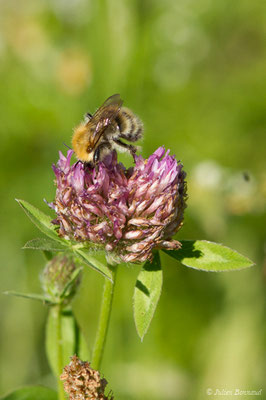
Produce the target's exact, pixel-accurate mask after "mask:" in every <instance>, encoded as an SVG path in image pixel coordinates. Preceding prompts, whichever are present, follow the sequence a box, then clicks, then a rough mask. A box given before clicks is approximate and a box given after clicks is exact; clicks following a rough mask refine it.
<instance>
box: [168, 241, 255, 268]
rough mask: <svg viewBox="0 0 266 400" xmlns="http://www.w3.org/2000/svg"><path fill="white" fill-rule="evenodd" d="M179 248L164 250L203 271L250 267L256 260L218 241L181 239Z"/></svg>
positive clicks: (183, 262) (191, 266)
mask: <svg viewBox="0 0 266 400" xmlns="http://www.w3.org/2000/svg"><path fill="white" fill-rule="evenodd" d="M181 243H182V248H181V249H179V250H163V251H164V252H165V253H167V254H168V255H169V256H170V257H173V258H174V259H176V260H178V261H179V262H180V263H181V264H183V265H185V266H186V267H190V268H195V269H198V270H201V271H213V272H221V271H234V270H239V269H243V268H248V267H251V266H252V265H254V262H253V261H251V260H249V259H248V258H247V257H244V256H243V255H242V254H239V253H238V252H237V251H235V250H232V249H230V248H229V247H226V246H223V245H221V244H218V243H214V242H208V241H207V240H181Z"/></svg>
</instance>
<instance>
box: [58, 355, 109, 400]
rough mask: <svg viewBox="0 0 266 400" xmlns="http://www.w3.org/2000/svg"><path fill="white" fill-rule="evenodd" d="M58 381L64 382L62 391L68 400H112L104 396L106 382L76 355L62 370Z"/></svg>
mask: <svg viewBox="0 0 266 400" xmlns="http://www.w3.org/2000/svg"><path fill="white" fill-rule="evenodd" d="M60 379H61V380H62V381H63V382H64V390H65V392H66V393H67V394H68V395H69V399H70V400H85V399H90V400H113V399H114V397H113V396H112V395H111V394H109V395H107V396H106V395H105V394H104V392H105V388H106V385H107V380H106V379H104V378H101V376H100V373H99V371H96V370H94V369H92V368H91V367H90V363H88V362H86V361H81V360H80V359H79V358H78V357H77V356H76V355H74V356H73V357H71V361H70V363H69V364H68V365H67V366H66V367H65V368H64V371H63V373H62V375H61V376H60Z"/></svg>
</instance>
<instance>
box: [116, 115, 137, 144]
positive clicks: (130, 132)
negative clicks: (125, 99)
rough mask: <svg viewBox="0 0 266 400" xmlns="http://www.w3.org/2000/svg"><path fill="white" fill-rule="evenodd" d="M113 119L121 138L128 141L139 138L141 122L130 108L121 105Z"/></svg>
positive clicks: (134, 140)
mask: <svg viewBox="0 0 266 400" xmlns="http://www.w3.org/2000/svg"><path fill="white" fill-rule="evenodd" d="M115 120H116V123H117V125H118V127H119V130H120V134H121V137H122V138H124V139H127V140H128V141H130V142H136V141H137V140H139V139H140V138H141V136H142V131H143V125H142V122H141V121H140V120H139V118H138V117H137V116H136V115H135V114H133V113H132V111H131V110H129V109H128V108H126V107H122V108H121V110H120V112H119V113H118V114H117V116H116V118H115Z"/></svg>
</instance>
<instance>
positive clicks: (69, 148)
mask: <svg viewBox="0 0 266 400" xmlns="http://www.w3.org/2000/svg"><path fill="white" fill-rule="evenodd" d="M63 145H64V146H66V147H67V148H68V149H69V150H72V149H71V147H69V146H68V145H67V144H65V143H63Z"/></svg>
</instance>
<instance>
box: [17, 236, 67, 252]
mask: <svg viewBox="0 0 266 400" xmlns="http://www.w3.org/2000/svg"><path fill="white" fill-rule="evenodd" d="M59 239H61V238H59ZM66 247H67V244H66V243H65V242H64V241H63V240H62V243H59V242H58V241H55V240H52V239H47V238H37V239H32V240H30V241H29V242H27V243H26V244H25V245H24V246H23V247H22V248H23V249H34V250H43V251H62V250H65V249H66Z"/></svg>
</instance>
